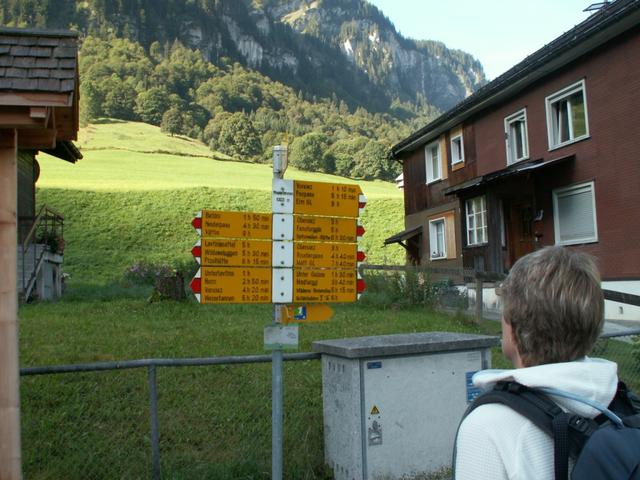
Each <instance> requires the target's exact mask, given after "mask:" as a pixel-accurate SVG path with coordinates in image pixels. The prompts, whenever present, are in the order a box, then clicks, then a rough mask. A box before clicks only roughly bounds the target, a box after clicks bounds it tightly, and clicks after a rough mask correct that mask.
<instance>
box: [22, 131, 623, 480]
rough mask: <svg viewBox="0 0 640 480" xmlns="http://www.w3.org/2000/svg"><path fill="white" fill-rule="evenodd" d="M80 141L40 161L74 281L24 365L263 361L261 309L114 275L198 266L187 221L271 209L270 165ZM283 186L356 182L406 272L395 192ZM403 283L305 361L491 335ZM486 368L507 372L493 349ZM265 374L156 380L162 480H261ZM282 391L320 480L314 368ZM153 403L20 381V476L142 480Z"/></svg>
mask: <svg viewBox="0 0 640 480" xmlns="http://www.w3.org/2000/svg"><path fill="white" fill-rule="evenodd" d="M78 144H79V145H80V146H81V147H82V152H83V155H84V158H83V159H82V160H81V161H79V162H78V163H77V164H75V165H71V164H68V163H66V162H64V161H61V160H58V159H54V158H52V157H48V156H46V155H39V157H38V158H39V162H40V164H41V171H42V174H41V178H40V180H39V181H38V184H37V186H38V191H37V197H38V202H39V203H40V204H43V203H46V204H49V205H51V206H52V207H54V208H56V209H57V210H59V211H60V212H62V213H63V214H64V215H65V226H64V236H65V244H66V246H65V256H64V262H65V263H64V269H65V271H66V272H67V273H69V274H70V275H71V277H70V279H69V281H68V284H67V290H66V293H65V296H64V298H63V299H62V300H61V301H58V302H53V303H46V302H34V303H29V304H24V305H21V307H20V312H19V315H20V362H21V366H23V367H30V366H42V365H60V364H78V363H91V362H102V361H118V360H132V359H142V358H190V357H219V356H233V355H256V354H264V353H265V351H264V348H263V328H264V326H265V325H268V324H270V323H271V318H272V309H271V306H269V305H253V306H251V305H208V306H201V305H199V304H197V303H196V302H195V300H194V299H193V298H192V297H190V298H188V299H187V300H186V301H181V302H176V301H160V302H150V301H148V297H149V294H150V287H149V286H145V285H140V284H136V283H135V282H131V281H129V280H127V279H126V278H125V277H124V272H125V270H126V269H127V268H129V267H131V266H132V265H133V264H134V263H136V262H139V261H145V262H149V263H153V264H156V265H160V264H167V265H171V266H174V267H179V268H181V269H182V270H183V271H193V270H194V269H195V268H196V266H197V265H196V263H195V262H194V260H193V258H192V256H191V254H190V250H191V247H192V245H193V244H194V242H195V241H196V240H197V234H196V232H195V230H193V228H192V227H191V225H190V222H191V219H192V218H193V215H194V213H196V212H197V211H198V210H200V209H201V208H210V209H219V210H244V211H260V212H267V211H269V210H270V186H271V178H272V173H271V169H270V167H269V166H267V165H255V164H246V163H240V162H234V161H231V160H230V159H228V158H225V157H224V156H222V155H219V154H216V153H214V152H211V151H210V150H209V149H208V148H207V147H206V146H204V145H202V144H200V143H199V142H196V141H193V140H191V139H187V138H181V137H170V136H167V135H164V134H162V133H161V132H160V131H159V129H158V128H156V127H152V126H149V125H145V124H140V123H131V122H120V121H108V122H107V121H105V122H103V123H100V124H95V125H90V126H89V127H87V128H84V129H82V130H81V134H80V138H79V142H78ZM285 177H286V178H290V179H305V180H316V181H329V182H348V183H358V184H359V185H360V186H361V188H362V189H363V191H364V193H365V194H366V195H367V197H368V203H367V207H366V209H365V213H364V215H363V218H362V222H363V224H364V226H365V228H366V230H367V231H366V234H365V236H364V239H363V242H362V248H363V250H364V251H365V252H366V253H367V255H368V259H367V260H368V262H370V263H385V264H402V263H403V262H404V255H403V251H402V248H400V247H398V246H390V247H383V246H382V245H383V241H384V239H385V238H387V237H388V236H390V235H392V234H394V233H396V232H398V231H400V230H402V228H403V202H402V194H401V191H399V190H397V189H396V187H395V186H394V185H393V184H390V183H384V182H353V181H352V180H349V179H345V178H340V177H335V176H330V175H321V174H312V173H307V172H299V171H296V170H294V169H290V170H289V171H287V173H286V175H285ZM378 280H380V279H378ZM374 284H376V285H377V286H378V288H382V289H381V290H375V289H374V288H373V286H374ZM403 285H406V281H405V282H404V283H403V282H398V281H396V282H389V287H388V289H387V290H386V291H385V282H380V281H376V282H373V281H372V282H371V288H370V290H369V291H368V292H365V294H367V293H368V294H370V295H371V297H369V298H370V299H373V301H366V299H363V301H362V302H360V303H358V304H351V305H350V304H345V305H334V306H333V308H334V311H335V313H334V316H333V318H332V319H331V320H330V321H328V322H325V323H321V324H308V325H301V326H300V345H299V351H301V352H308V351H311V344H312V342H313V341H315V340H320V339H330V338H345V337H356V336H369V335H383V334H392V333H411V332H424V331H453V332H471V333H484V334H492V335H496V334H499V330H500V324H499V322H493V321H484V322H482V323H481V324H480V325H477V324H474V323H473V322H471V321H470V320H468V319H467V318H466V317H464V316H462V315H444V314H441V313H437V312H434V311H433V310H432V309H429V308H425V307H424V306H408V305H407V302H406V301H405V300H406V299H403V298H402V292H401V291H399V290H401V288H402V287H403ZM387 298H390V299H391V301H387V302H385V301H382V300H384V299H387ZM394 299H395V300H394ZM600 348H601V349H604V350H602V351H600V352H598V353H601V354H602V355H603V356H607V357H609V358H614V359H618V360H620V365H621V368H624V369H632V368H634V366H633V365H634V364H633V360H632V358H633V357H632V352H631V350H632V346H631V345H628V344H623V343H622V342H617V341H609V342H608V343H607V342H605V343H604V344H603V345H602V346H601V347H600ZM493 365H494V366H495V367H498V368H501V367H508V366H509V365H508V362H507V361H506V360H505V359H504V358H503V357H502V355H501V353H500V351H499V349H494V352H493ZM270 368H271V367H270V365H269V364H268V363H264V364H248V365H225V366H215V367H214V366H210V367H180V368H159V369H158V372H157V382H158V410H159V411H158V415H159V424H160V455H161V468H162V478H168V479H185V480H186V479H212V478H215V479H220V480H238V479H245V480H253V479H264V480H267V479H269V478H270V468H271V467H270V461H271V457H270V452H271V450H270V449H271V410H270V409H271V370H270ZM284 384H285V427H284V437H285V439H284V452H285V454H284V463H285V465H284V473H285V475H284V476H285V478H287V479H303V480H304V479H309V480H312V479H313V480H329V479H330V478H332V475H331V472H330V471H329V470H327V468H326V467H325V466H324V453H323V421H322V375H321V369H320V362H318V361H303V362H287V363H285V367H284ZM634 386H635V385H634ZM148 395H149V390H148V384H147V371H146V370H145V369H136V370H119V371H108V372H93V373H76V374H58V375H39V376H25V377H22V379H21V421H22V445H23V469H24V475H25V478H29V479H38V480H45V479H47V480H49V479H60V478H64V479H78V480H80V479H82V480H84V479H89V478H90V479H112V478H120V479H140V478H150V476H151V468H150V465H151V454H150V451H151V443H150V442H151V441H150V428H149V400H148ZM438 478H440V477H438ZM418 479H420V480H425V479H426V477H425V476H419V477H416V480H418Z"/></svg>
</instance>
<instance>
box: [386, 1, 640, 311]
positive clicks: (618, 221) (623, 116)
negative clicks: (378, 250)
mask: <svg viewBox="0 0 640 480" xmlns="http://www.w3.org/2000/svg"><path fill="white" fill-rule="evenodd" d="M638 58H640V0H617V1H616V2H612V3H610V4H608V5H606V6H604V7H603V8H602V9H601V10H599V11H598V12H597V13H594V14H592V15H591V17H589V18H588V19H587V20H585V21H584V22H582V23H580V24H579V25H577V26H576V27H574V28H573V29H572V30H570V31H568V32H567V33H565V34H564V35H562V36H560V37H559V38H557V39H556V40H554V41H552V42H551V43H550V44H548V45H546V46H545V47H543V48H542V49H540V50H539V51H537V52H535V53H533V54H532V55H530V56H529V57H527V58H526V59H525V60H523V61H522V62H521V63H519V64H518V65H516V66H514V67H513V68H512V69H510V70H509V71H507V72H506V73H504V74H503V75H501V76H500V77H498V78H496V79H495V80H493V81H492V82H490V83H488V84H487V85H485V86H484V87H482V88H481V89H480V90H478V91H477V92H476V93H474V94H473V95H471V96H470V97H469V98H467V99H466V100H464V101H463V102H461V103H460V104H458V105H457V106H455V107H454V108H453V109H451V110H450V111H448V112H445V113H444V114H443V115H442V116H440V117H439V118H437V119H436V120H434V121H433V122H431V123H430V124H428V125H427V126H425V127H424V128H422V129H420V130H418V131H417V132H415V133H413V134H412V135H410V136H409V137H407V138H406V139H404V140H402V141H401V142H400V143H398V144H397V145H395V146H394V147H393V148H392V157H393V158H394V159H396V160H398V161H400V162H401V163H402V165H403V174H404V194H405V202H404V205H405V226H406V230H405V231H404V232H401V233H399V234H397V235H395V236H394V237H391V238H389V239H387V242H388V243H391V242H395V241H402V242H403V244H404V245H405V246H406V248H407V250H408V258H409V260H410V261H412V262H414V263H420V264H422V265H432V266H438V267H465V268H472V269H476V270H485V271H492V272H507V271H508V270H509V269H510V267H511V266H512V265H513V263H514V262H515V261H516V260H517V259H518V258H520V257H521V256H523V255H525V254H527V253H528V252H531V251H533V250H534V249H536V248H539V247H542V246H545V245H566V246H568V247H569V248H576V249H580V250H582V251H585V252H588V253H590V254H593V255H594V256H596V257H597V258H598V260H599V266H600V269H601V272H602V276H603V280H604V282H603V283H604V286H605V287H606V288H609V289H613V290H618V291H622V292H627V293H635V294H640V223H639V222H638V219H637V218H638V205H640V189H639V188H638V185H640V162H639V161H638V155H637V151H638V150H639V149H640V139H639V137H638V135H637V134H635V131H636V130H637V126H638V125H640V62H638ZM610 307H611V305H610ZM633 308H634V307H628V306H623V305H617V306H616V308H615V310H614V309H612V308H609V310H608V311H607V316H608V318H626V314H627V313H628V311H629V310H631V309H633ZM636 313H640V311H639V312H636ZM638 318H640V315H638Z"/></svg>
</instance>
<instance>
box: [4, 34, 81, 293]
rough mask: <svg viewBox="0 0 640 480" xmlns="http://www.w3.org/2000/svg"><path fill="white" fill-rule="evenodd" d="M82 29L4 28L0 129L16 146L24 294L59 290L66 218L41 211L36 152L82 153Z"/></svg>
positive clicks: (71, 156)
mask: <svg viewBox="0 0 640 480" xmlns="http://www.w3.org/2000/svg"><path fill="white" fill-rule="evenodd" d="M78 92H79V81H78V48H77V34H76V33H74V32H69V31H47V30H26V29H14V28H0V130H1V132H2V142H3V144H4V145H14V144H15V147H16V148H17V152H16V156H17V170H18V178H17V188H18V191H17V195H18V203H17V215H18V218H17V221H18V232H17V240H18V247H17V262H18V278H17V280H18V291H19V293H20V295H21V296H22V297H23V298H27V297H29V296H32V295H36V296H38V297H39V298H44V299H51V298H56V297H59V296H60V294H61V284H62V282H61V273H62V271H61V265H62V253H63V248H64V237H63V216H62V214H60V213H58V212H56V211H55V209H54V208H53V207H52V206H48V205H43V206H41V207H39V208H38V210H37V211H36V188H35V184H36V182H37V180H38V176H39V175H40V166H39V164H38V161H37V160H36V154H37V153H38V151H43V152H47V153H49V154H51V155H53V156H55V157H58V158H60V159H62V160H65V161H68V162H76V161H77V160H78V159H80V158H82V155H81V154H80V152H79V151H78V149H77V148H76V147H75V146H74V145H73V143H72V142H71V141H72V140H75V139H76V137H77V132H78V120H79V116H78V101H79V98H78Z"/></svg>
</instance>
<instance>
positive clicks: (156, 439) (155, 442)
mask: <svg viewBox="0 0 640 480" xmlns="http://www.w3.org/2000/svg"><path fill="white" fill-rule="evenodd" d="M148 372H149V407H150V408H149V415H150V417H151V478H152V479H153V480H160V431H159V428H158V390H157V382H156V366H155V365H149V368H148Z"/></svg>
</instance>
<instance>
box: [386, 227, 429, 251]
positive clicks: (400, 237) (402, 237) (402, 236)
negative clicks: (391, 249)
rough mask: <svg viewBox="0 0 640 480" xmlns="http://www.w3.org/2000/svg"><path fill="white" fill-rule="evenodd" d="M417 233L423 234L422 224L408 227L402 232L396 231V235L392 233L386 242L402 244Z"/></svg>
mask: <svg viewBox="0 0 640 480" xmlns="http://www.w3.org/2000/svg"><path fill="white" fill-rule="evenodd" d="M417 235H422V225H418V226H417V227H412V228H408V229H407V230H403V231H402V232H400V233H396V234H395V235H392V236H391V237H389V238H387V239H386V240H385V241H384V244H385V245H391V244H392V243H399V244H401V245H402V242H404V241H406V240H409V239H410V238H413V237H415V236H417ZM403 246H404V245H403Z"/></svg>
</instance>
